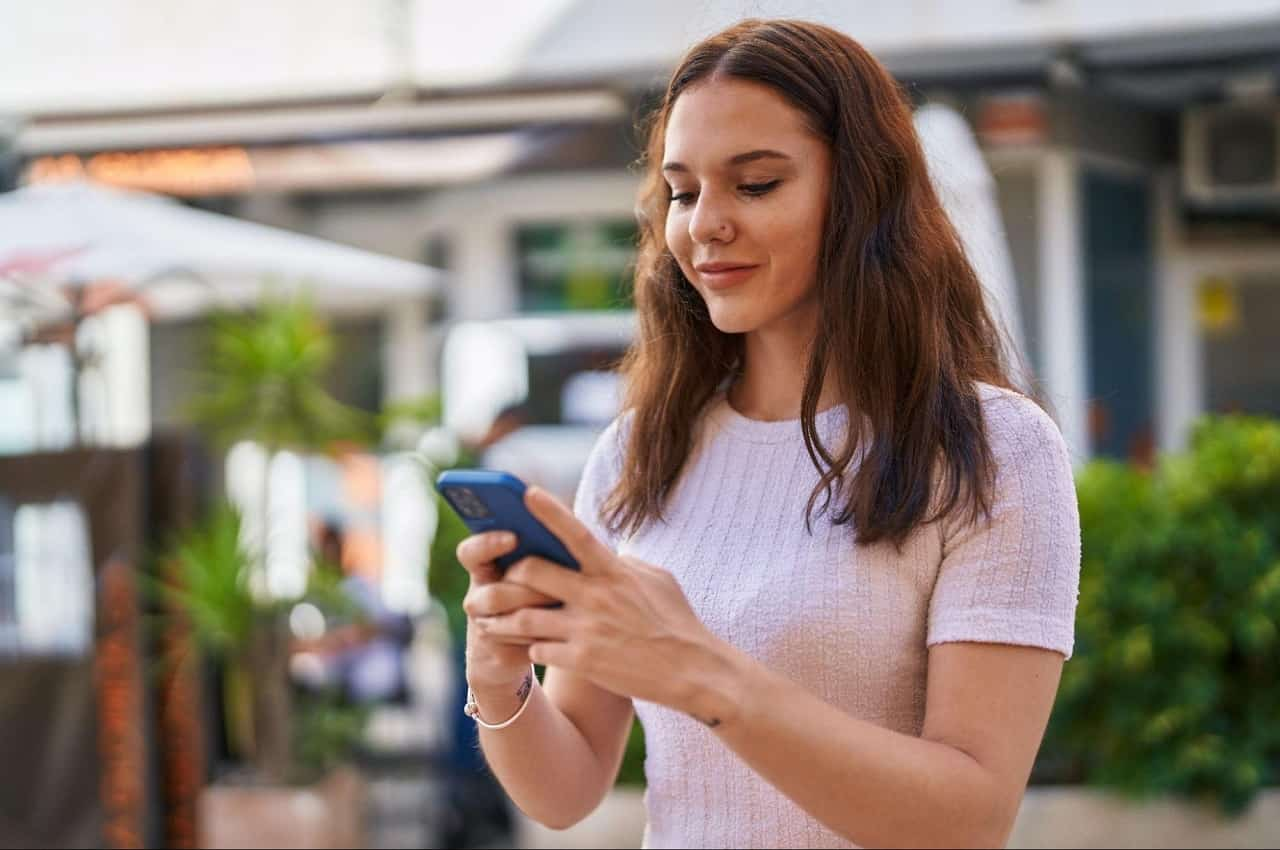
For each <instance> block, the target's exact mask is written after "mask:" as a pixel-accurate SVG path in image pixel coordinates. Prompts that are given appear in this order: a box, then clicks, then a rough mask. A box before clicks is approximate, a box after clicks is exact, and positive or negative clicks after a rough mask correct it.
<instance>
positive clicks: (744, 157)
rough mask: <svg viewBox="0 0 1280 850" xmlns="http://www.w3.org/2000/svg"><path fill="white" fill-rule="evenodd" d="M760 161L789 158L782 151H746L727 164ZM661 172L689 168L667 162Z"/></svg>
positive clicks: (730, 159)
mask: <svg viewBox="0 0 1280 850" xmlns="http://www.w3.org/2000/svg"><path fill="white" fill-rule="evenodd" d="M761 159H785V160H788V161H789V160H790V159H791V157H789V156H787V155H786V154H785V153H783V152H782V151H775V150H768V149H762V150H755V151H747V152H746V153H740V154H738V155H736V156H732V157H730V158H729V161H728V163H727V164H728V165H731V166H732V165H746V164H747V163H748V162H755V161H757V160H761ZM662 170H663V171H683V172H687V171H688V170H689V167H688V166H687V165H685V164H684V163H682V162H668V163H664V164H663V166H662Z"/></svg>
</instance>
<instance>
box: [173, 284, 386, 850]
mask: <svg viewBox="0 0 1280 850" xmlns="http://www.w3.org/2000/svg"><path fill="white" fill-rule="evenodd" d="M209 343H210V345H209V358H208V362H207V366H206V368H205V370H204V372H203V374H202V375H201V377H200V380H199V390H200V394H199V396H198V397H197V400H196V401H195V402H194V403H193V404H192V405H191V406H190V414H191V417H192V419H193V420H194V422H195V424H196V425H197V426H198V427H200V428H202V429H203V430H205V431H207V432H208V433H209V434H210V435H211V436H212V437H213V438H214V439H215V440H216V441H217V443H218V444H220V445H221V446H223V447H227V446H230V445H232V444H234V443H238V442H241V441H250V442H252V443H254V444H256V445H257V446H258V447H259V449H260V450H261V453H262V456H263V469H262V476H261V490H260V492H259V493H258V497H257V499H255V500H253V501H254V502H256V504H253V505H251V506H250V510H253V511H254V512H255V514H256V515H255V516H253V517H252V518H250V517H248V516H243V515H242V514H241V513H239V512H238V511H237V510H236V509H234V508H233V507H231V506H230V505H225V506H223V507H222V508H220V509H219V510H217V511H215V512H214V514H213V516H212V517H210V518H209V519H208V520H207V521H206V522H205V523H203V524H201V525H198V526H197V527H195V528H194V529H191V530H189V531H188V533H187V534H186V535H185V536H184V537H183V538H182V539H180V540H179V541H178V542H177V544H176V545H175V547H174V549H173V552H172V556H171V558H170V561H171V563H172V565H173V566H172V569H171V571H170V574H169V581H168V582H167V586H166V589H165V592H166V593H167V595H168V598H169V601H170V603H171V605H172V607H173V608H174V609H175V610H177V611H178V612H180V613H181V615H182V616H184V617H185V619H186V620H187V622H189V623H190V625H191V628H192V632H193V635H194V636H195V638H196V642H197V645H198V646H199V648H200V649H201V650H203V651H204V653H205V654H206V655H210V656H212V657H214V658H216V659H218V661H219V664H220V667H221V669H222V671H223V678H222V685H223V687H222V692H223V697H224V700H223V706H222V708H223V711H222V714H223V717H224V718H225V720H226V724H227V730H226V731H227V738H228V740H229V742H230V743H231V746H232V749H233V750H234V751H235V752H236V754H237V755H238V756H239V757H240V758H241V759H242V760H243V761H244V762H245V763H246V764H247V765H248V770H246V771H242V772H241V776H240V780H239V781H235V782H215V783H214V784H213V785H212V786H210V787H209V788H207V789H206V790H205V792H204V794H203V795H202V800H201V814H202V817H201V825H200V831H201V846H210V847H213V846H228V845H232V844H236V843H238V842H239V841H240V840H242V839H244V838H251V839H255V840H254V843H259V842H261V841H263V840H265V837H266V836H270V837H271V841H272V843H273V844H274V845H275V846H285V845H286V844H287V845H288V846H330V842H333V841H337V842H338V844H336V845H333V846H345V843H348V842H351V841H353V839H354V837H355V836H358V824H359V816H358V815H359V812H358V810H359V808H360V798H361V795H362V792H361V791H360V787H359V786H360V783H359V782H358V778H356V779H353V777H352V775H351V771H350V770H338V771H336V772H334V771H324V772H321V773H318V772H317V771H318V769H324V768H330V767H332V766H333V764H332V763H333V761H334V759H333V758H332V753H333V752H335V750H336V749H339V747H338V746H337V745H340V744H341V743H342V742H344V741H345V742H350V741H351V739H352V738H353V737H354V736H355V735H356V734H358V732H359V721H360V716H359V714H358V712H356V711H355V710H354V709H352V710H344V709H342V708H341V707H339V706H337V705H336V704H331V705H321V704H315V703H312V704H309V705H307V706H306V707H305V708H306V710H305V711H303V710H301V708H300V707H299V706H297V705H294V704H293V703H294V697H293V690H292V687H291V682H290V677H289V657H290V643H291V640H292V638H291V634H290V631H289V627H288V615H289V612H290V611H291V610H293V608H294V606H295V605H296V604H298V603H299V602H301V601H302V599H301V598H279V597H278V595H276V594H273V593H271V592H270V591H269V588H268V585H267V582H266V580H265V576H266V560H267V559H266V540H267V534H266V531H267V529H268V527H269V519H270V518H269V516H268V513H267V510H268V506H269V505H270V504H271V501H272V500H271V492H270V488H271V481H270V476H269V474H267V473H268V470H269V469H270V460H271V458H272V457H273V456H274V455H275V454H276V453H277V452H280V451H283V450H293V451H299V452H315V451H319V450H324V449H326V448H328V447H330V446H333V445H335V444H341V443H345V444H350V443H352V442H355V443H357V444H358V443H361V442H364V441H365V440H366V439H367V437H368V435H369V434H370V433H371V421H370V417H368V416H367V415H366V414H364V413H362V412H360V411H357V410H354V409H352V408H349V407H347V406H346V405H344V404H342V403H341V402H339V401H338V400H337V399H335V398H334V397H333V396H332V395H330V393H329V392H328V391H327V390H326V389H325V386H324V379H325V377H326V375H327V373H328V369H329V367H330V365H331V364H332V361H333V358H334V356H335V342H334V339H333V336H332V334H331V332H330V331H329V329H328V328H327V326H326V325H325V324H324V323H323V322H322V321H321V319H320V318H319V317H318V316H317V315H316V313H315V312H314V310H313V309H312V307H311V306H310V305H309V304H308V303H307V302H305V301H290V302H286V301H264V302H263V303H262V304H261V305H260V307H259V309H257V310H256V311H254V312H252V313H248V314H244V313H236V314H224V315H219V316H216V317H215V318H214V320H213V323H212V332H211V336H210V339H209ZM251 519H252V521H250V520H251ZM246 526H251V527H252V528H253V530H255V531H256V533H250V534H246V531H247V530H248V529H247V528H246ZM323 575H325V574H324V573H321V572H317V573H316V574H315V575H314V576H313V580H312V581H311V582H310V583H309V585H308V588H307V595H308V596H309V597H311V599H312V601H319V602H320V603H321V604H322V605H323V606H327V607H329V608H332V607H333V606H335V605H338V606H340V605H341V604H342V603H341V599H340V593H338V592H337V589H336V587H326V586H324V585H323V584H317V581H316V580H315V579H316V578H317V577H321V576H323ZM302 730H305V731H307V734H306V735H305V736H301V737H300V735H299V732H300V731H302ZM299 740H301V741H302V743H303V745H304V746H303V747H302V749H301V750H298V749H297V748H296V746H295V745H296V744H297V742H299ZM317 742H320V743H323V744H326V746H322V747H320V748H319V749H317ZM299 795H302V796H303V797H306V796H312V797H317V798H318V799H319V801H320V805H308V804H306V802H305V801H303V802H302V803H299V802H298V801H297V800H295V799H294V798H295V797H298V796H299ZM331 797H332V798H334V799H330V798H331ZM298 817H304V818H306V819H309V822H308V823H306V824H303V823H297V822H293V819H296V818H298ZM281 819H284V820H285V821H290V822H288V823H284V822H281ZM335 819H336V820H335ZM312 821H314V822H312ZM321 821H322V822H321ZM246 826H248V827H250V828H251V829H252V830H254V832H253V834H252V835H245V834H243V833H242V832H241V831H242V830H243V829H244V828H245V827H246ZM228 830H231V832H230V833H229V832H228ZM353 830H355V831H354V832H353ZM232 833H234V834H232ZM282 842H284V843H282Z"/></svg>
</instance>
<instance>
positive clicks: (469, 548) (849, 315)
mask: <svg viewBox="0 0 1280 850" xmlns="http://www.w3.org/2000/svg"><path fill="white" fill-rule="evenodd" d="M647 168H648V172H647V173H648V180H647V182H646V185H645V187H644V189H643V194H642V197H641V203H640V209H641V225H642V244H641V255H640V262H639V266H638V270H637V275H636V305H637V310H638V313H639V317H640V333H639V338H638V341H637V343H636V345H635V347H634V349H633V350H632V352H631V353H630V354H629V356H628V359H627V362H626V363H625V364H624V365H625V371H626V374H627V382H628V393H629V395H628V399H627V402H626V404H625V406H624V409H625V411H626V412H625V413H624V414H623V416H622V417H620V418H619V420H617V421H616V422H614V424H613V425H612V426H611V427H610V428H609V429H608V430H607V431H606V432H605V434H604V435H603V437H602V438H601V440H600V442H599V443H598V444H597V446H596V448H595V451H594V452H593V454H592V456H591V458H590V459H589V461H588V464H587V468H586V470H585V473H584V478H583V481H582V484H581V485H580V488H579V491H578V497H577V499H576V505H575V511H574V512H573V513H571V512H570V511H569V510H568V509H566V508H565V507H564V506H563V505H561V504H559V503H558V502H556V501H555V500H554V499H553V498H551V497H549V496H548V494H546V493H545V492H541V491H538V490H536V489H534V490H532V491H531V492H530V493H529V495H528V505H529V507H530V509H531V510H532V511H533V512H534V513H535V515H537V516H538V517H539V518H540V519H541V520H542V521H543V522H544V523H545V524H546V525H547V526H548V527H549V528H550V529H551V530H552V531H553V532H555V533H556V534H557V535H559V536H560V537H561V538H562V539H563V540H565V541H566V543H567V544H568V545H569V548H570V550H571V551H572V552H573V554H574V556H575V557H576V558H577V559H578V560H579V561H580V562H581V564H582V571H581V573H580V574H579V573H575V572H572V571H569V570H565V569H562V568H560V567H557V566H555V565H553V564H550V563H548V562H545V561H539V560H536V559H527V560H525V561H522V562H521V563H519V564H517V565H515V566H514V567H513V568H512V569H511V570H510V571H509V572H508V573H507V574H506V575H505V576H504V577H502V578H501V579H499V577H498V574H497V572H496V570H495V568H494V565H493V559H494V558H495V557H497V556H498V555H500V554H502V553H504V552H506V551H509V549H510V548H511V546H512V542H511V541H510V540H505V541H504V540H503V539H502V537H501V535H477V536H474V537H471V538H469V539H468V540H466V541H464V542H463V544H462V545H461V546H459V550H458V556H459V559H460V560H461V561H462V562H463V564H464V565H465V566H466V567H467V569H468V570H469V571H470V573H471V576H472V588H471V590H470V592H469V593H468V595H467V599H466V602H465V608H466V611H467V614H468V616H469V622H470V625H471V628H470V630H469V635H468V647H467V652H468V681H469V682H470V684H471V687H472V690H473V695H472V699H471V709H472V711H473V713H474V716H475V717H476V719H477V720H478V721H480V723H481V726H482V728H481V733H480V739H481V745H482V747H483V749H484V752H485V755H486V757H487V759H488V761H489V763H490V765H491V767H492V769H493V771H494V773H495V774H496V775H497V776H498V778H499V780H500V781H501V782H502V783H503V785H504V787H505V788H506V790H507V791H508V793H509V794H510V795H511V797H512V799H513V800H514V801H515V802H516V803H517V805H519V806H520V807H521V808H522V809H523V810H524V811H525V812H527V813H528V814H529V815H530V816H532V817H533V818H535V819H536V820H539V821H541V822H543V823H545V824H547V825H549V826H552V827H565V826H568V825H570V824H573V823H574V822H576V821H578V820H579V819H581V818H582V817H584V816H585V815H586V814H588V813H589V812H590V811H592V810H593V809H594V808H595V806H596V805H597V804H598V803H599V801H600V800H601V798H602V797H603V795H604V794H605V793H606V791H607V790H608V788H609V787H610V786H611V785H612V783H613V779H614V777H615V775H616V771H617V768H618V765H619V761H620V759H621V755H622V752H623V747H624V743H625V740H626V737H627V732H628V728H629V726H630V723H631V719H632V711H633V707H634V710H635V711H637V712H638V713H639V716H640V719H641V721H642V722H643V724H644V728H645V734H646V741H647V748H648V756H647V761H646V773H647V777H648V793H647V807H648V817H649V821H648V829H647V833H646V843H647V845H648V846H653V847H675V846H681V847H691V846H717V847H746V846H775V847H783V846H786V847H800V846H824V847H828V846H851V845H854V846H856V845H873V846H881V845H906V846H928V845H945V846H952V847H955V846H968V845H981V846H992V845H1000V844H1003V843H1004V842H1005V841H1006V839H1007V837H1008V834H1009V831H1010V829H1011V827H1012V824H1013V820H1014V816H1015V814H1016V812H1017V810H1018V805H1019V802H1020V799H1021V796H1022V792H1023V790H1024V788H1025V786H1026V782H1027V778H1028V776H1029V773H1030V770H1031V766H1032V762H1033V761H1034V758H1035V754H1036V750H1037V749H1038V747H1039V744H1040V740H1041V738H1042V736H1043V733H1044V729H1045V725H1046V723H1047V720H1048V717H1049V712H1050V708H1051V706H1052V703H1053V698H1054V694H1055V691H1056V689H1057V685H1058V679H1059V675H1060V673H1061V669H1062V664H1063V660H1064V658H1066V657H1069V656H1070V653H1071V649H1072V640H1073V620H1074V614H1075V600H1076V592H1077V586H1078V578H1079V558H1080V550H1079V545H1080V538H1079V520H1078V515H1077V511H1076V504H1075V495H1074V486H1073V482H1072V477H1071V467H1070V463H1069V461H1068V456H1067V452H1066V449H1065V446H1064V444H1063V441H1062V438H1061V436H1060V434H1059V433H1058V431H1057V429H1056V428H1055V427H1054V425H1053V423H1052V422H1051V420H1050V419H1049V418H1048V417H1047V416H1046V415H1045V414H1044V413H1043V412H1042V411H1041V410H1040V409H1039V408H1038V407H1037V406H1036V405H1035V404H1034V403H1033V402H1031V401H1029V400H1028V399H1026V398H1024V397H1022V396H1020V395H1018V394H1016V393H1015V392H1013V391H1011V390H1010V389H1009V387H1010V380H1009V376H1008V375H1007V374H1006V371H1005V367H1004V365H1003V364H1002V362H1001V345H1000V341H999V338H998V336H997V330H996V328H995V326H994V324H993V322H992V320H991V319H990V317H989V315H988V313H987V311H986V308H985V307H984V305H983V299H982V291H981V288H980V286H979V283H978V281H977V279H976V278H975V276H974V274H973V271H972V269H971V268H970V266H969V264H968V263H967V261H966V260H965V258H964V255H963V252H962V250H961V248H960V247H959V242H958V240H957V236H956V233H955V231H954V230H953V229H952V227H951V225H950V223H949V222H948V221H947V219H946V217H945V215H944V213H943V212H942V211H941V209H940V207H939V204H938V201H937V199H936V197H935V195H934V192H933V190H932V189H931V187H930V184H929V181H928V177H927V173H926V167H925V162H924V160H923V157H922V154H921V150H920V146H919V143H918V141H917V139H916V137H915V135H914V131H913V128H912V122H911V113H910V110H909V107H908V105H907V103H906V102H905V101H904V99H903V97H902V96H901V94H900V93H899V91H898V89H897V88H896V86H895V84H894V82H893V80H892V78H891V77H890V76H889V75H888V74H887V72H886V71H885V70H884V69H883V67H881V66H880V65H879V64H878V63H877V62H876V61H875V60H874V59H873V58H872V57H871V56H870V55H869V54H868V53H867V52H866V51H864V50H863V49H862V48H861V47H860V46H859V45H857V44H856V43H855V42H853V41H852V40H851V39H849V38H848V37H847V36H844V35H842V34H840V33H838V32H836V31H834V30H831V29H828V28H826V27H822V26H819V25H814V24H808V23H798V22H792V21H747V22H744V23H742V24H740V25H738V26H735V27H733V28H731V29H729V30H727V31H725V32H723V33H720V34H719V35H716V36H714V37H712V38H709V39H707V40H706V41H704V42H702V43H701V44H699V45H697V46H695V47H694V48H693V49H692V50H691V51H690V52H689V53H688V54H687V55H686V57H685V58H684V60H683V61H682V62H681V64H680V67H679V68H678V69H677V70H676V72H675V75H674V77H673V78H672V81H671V83H670V86H669V88H668V91H667V94H666V98H665V100H664V102H663V104H662V105H661V107H660V108H659V110H657V115H656V118H655V122H654V124H653V127H652V132H651V136H650V143H649V150H648V154H647ZM574 513H576V515H577V516H576V517H575V516H574ZM553 600H556V601H562V602H563V603H564V606H563V607H559V608H546V607H541V606H544V605H545V604H546V603H547V602H549V601H553ZM531 661H532V662H536V663H538V664H545V665H547V673H546V681H545V683H544V684H542V685H541V686H539V685H538V684H537V682H536V681H534V679H533V677H532V676H531V673H530V666H529V664H530V662H531ZM486 727H488V728H486ZM495 727H497V728H495Z"/></svg>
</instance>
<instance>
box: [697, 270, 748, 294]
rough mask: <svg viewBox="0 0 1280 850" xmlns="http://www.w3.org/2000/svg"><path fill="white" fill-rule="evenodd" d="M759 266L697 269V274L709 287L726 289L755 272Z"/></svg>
mask: <svg viewBox="0 0 1280 850" xmlns="http://www.w3.org/2000/svg"><path fill="white" fill-rule="evenodd" d="M758 268H759V266H738V267H736V268H731V269H717V270H714V271H713V270H705V271H704V270H702V269H699V270H698V275H699V276H700V277H701V278H702V282H703V283H705V284H706V285H707V286H708V287H709V288H711V289H726V288H728V287H730V286H737V285H738V284H740V283H742V282H743V281H744V280H746V279H747V278H749V277H751V275H753V274H755V271H756V269H758Z"/></svg>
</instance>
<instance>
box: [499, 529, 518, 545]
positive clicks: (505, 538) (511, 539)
mask: <svg viewBox="0 0 1280 850" xmlns="http://www.w3.org/2000/svg"><path fill="white" fill-rule="evenodd" d="M515 542H516V536H515V535H514V534H512V533H511V532H509V531H504V532H502V533H501V534H499V535H498V545H499V546H514V545H515Z"/></svg>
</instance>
